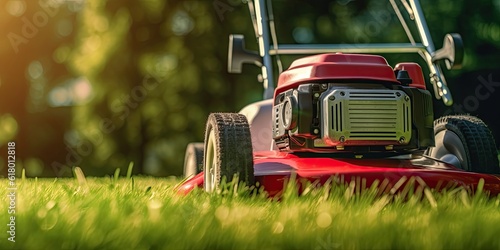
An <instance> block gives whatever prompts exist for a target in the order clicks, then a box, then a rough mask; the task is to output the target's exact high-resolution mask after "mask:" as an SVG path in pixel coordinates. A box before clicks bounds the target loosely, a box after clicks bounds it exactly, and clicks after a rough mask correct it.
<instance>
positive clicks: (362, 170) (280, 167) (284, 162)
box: [178, 151, 500, 196]
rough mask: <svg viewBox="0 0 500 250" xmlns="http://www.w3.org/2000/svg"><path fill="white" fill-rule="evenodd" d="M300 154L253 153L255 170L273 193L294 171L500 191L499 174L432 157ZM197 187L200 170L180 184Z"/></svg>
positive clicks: (394, 185)
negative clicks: (464, 168) (465, 168)
mask: <svg viewBox="0 0 500 250" xmlns="http://www.w3.org/2000/svg"><path fill="white" fill-rule="evenodd" d="M317 156H318V157H299V156H297V155H294V154H289V153H284V152H278V151H263V152H256V153H255V154H254V173H255V177H256V181H258V182H259V183H260V184H261V185H262V186H264V190H265V191H267V192H268V194H269V195H270V196H275V195H278V194H279V193H280V192H281V191H282V190H283V185H284V183H285V181H286V180H287V179H288V178H289V177H290V175H292V174H295V175H296V178H297V179H298V181H299V182H300V180H303V179H305V180H308V181H311V182H314V181H319V183H325V182H326V181H327V180H328V179H330V178H331V177H332V176H336V177H337V178H338V180H340V181H341V182H343V183H346V184H347V183H350V182H351V181H354V182H355V183H357V185H363V187H367V188H369V187H371V186H372V184H374V183H375V182H376V181H378V183H382V182H384V181H385V183H386V186H385V187H384V189H386V190H390V189H392V191H398V190H400V189H402V188H404V187H405V184H406V183H407V182H408V180H410V179H411V178H414V179H417V180H418V182H417V184H418V185H421V186H428V187H429V188H433V189H437V190H441V189H442V188H445V187H449V186H450V185H451V186H463V187H467V188H470V189H471V190H475V189H476V187H477V185H478V183H479V181H480V179H483V180H484V181H485V184H484V190H486V191H488V192H490V194H491V195H498V194H500V177H499V176H495V175H489V174H479V173H471V172H465V171H462V170H459V169H457V168H454V167H453V166H451V165H448V164H446V163H442V162H439V161H436V160H433V159H429V158H425V157H422V158H418V159H394V158H393V159H334V158H328V157H320V156H321V154H317ZM195 187H203V174H202V173H201V174H198V175H197V176H195V177H194V178H192V179H190V180H189V181H187V182H186V183H184V184H183V185H181V186H180V187H179V188H178V192H179V193H180V194H187V193H189V192H190V191H191V190H192V189H194V188H195Z"/></svg>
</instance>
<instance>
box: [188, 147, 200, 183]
mask: <svg viewBox="0 0 500 250" xmlns="http://www.w3.org/2000/svg"><path fill="white" fill-rule="evenodd" d="M202 170H203V142H191V143H189V144H188V145H187V147H186V154H185V156H184V178H187V179H189V178H192V177H193V176H195V175H197V174H199V173H200V172H201V171H202Z"/></svg>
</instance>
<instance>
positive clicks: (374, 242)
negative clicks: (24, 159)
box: [0, 177, 500, 249]
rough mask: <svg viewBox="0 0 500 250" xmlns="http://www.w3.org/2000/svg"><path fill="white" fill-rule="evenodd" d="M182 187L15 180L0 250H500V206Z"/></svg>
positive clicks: (462, 196) (463, 200)
mask: <svg viewBox="0 0 500 250" xmlns="http://www.w3.org/2000/svg"><path fill="white" fill-rule="evenodd" d="M178 181H179V180H177V179H165V178H149V177H133V178H109V177H108V178H86V179H85V178H84V177H80V178H78V179H76V178H75V179H30V178H26V179H17V181H16V185H17V191H16V195H17V199H16V214H15V216H16V219H15V227H16V235H15V236H16V237H15V241H16V242H15V243H12V242H10V241H9V240H8V237H9V234H8V233H7V232H6V231H7V230H9V227H8V226H6V224H7V223H9V215H8V213H7V211H8V206H9V203H8V202H9V201H8V198H6V197H8V196H7V195H8V192H9V191H7V185H5V184H2V187H3V188H2V189H1V191H0V193H1V195H2V197H4V202H2V203H1V204H0V210H1V211H2V213H1V214H2V217H1V218H2V220H1V222H2V224H3V225H4V227H3V228H4V230H3V233H2V235H3V236H2V237H1V239H0V249H94V248H98V249H389V248H391V249H500V198H499V197H494V198H491V199H488V198H486V197H485V196H483V195H476V196H470V195H468V194H467V193H466V192H465V191H463V190H459V189H457V190H455V191H454V192H449V193H444V194H438V193H434V192H430V191H429V190H428V191H426V192H422V195H421V196H419V195H418V194H417V195H414V196H412V197H410V198H408V197H407V198H406V199H405V201H404V199H402V198H399V197H388V196H383V197H375V196H374V195H373V193H371V192H367V193H365V194H362V195H350V192H349V189H348V188H331V189H326V188H323V189H313V190H309V192H307V191H306V194H305V195H303V196H301V197H297V196H296V195H295V194H294V193H293V192H287V193H285V194H284V196H283V198H282V199H281V200H280V201H273V200H270V199H267V198H264V197H261V196H256V195H254V196H250V195H245V194H244V193H245V192H244V191H241V189H240V191H235V190H229V189H227V190H226V192H227V194H224V195H221V194H212V195H211V194H206V193H203V192H195V193H192V194H190V195H188V196H186V197H183V196H179V195H176V194H175V192H174V186H175V184H176V183H177V182H178ZM2 182H3V183H7V180H5V179H4V180H3V181H2ZM329 190H330V191H331V192H327V191H329ZM391 200H392V201H391Z"/></svg>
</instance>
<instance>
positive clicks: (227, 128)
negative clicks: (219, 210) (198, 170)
mask: <svg viewBox="0 0 500 250" xmlns="http://www.w3.org/2000/svg"><path fill="white" fill-rule="evenodd" d="M203 171H204V189H205V191H207V192H213V191H214V190H217V189H218V188H219V187H220V183H221V181H222V178H223V177H225V179H226V181H227V182H230V181H232V179H233V176H234V175H237V176H238V178H239V181H240V182H245V184H246V185H248V186H251V185H253V184H254V183H255V177H254V169H253V152H252V138H251V136H250V126H249V125H248V121H247V118H246V117H245V116H244V115H241V114H236V113H212V114H210V116H209V117H208V121H207V126H206V130H205V145H204V157H203Z"/></svg>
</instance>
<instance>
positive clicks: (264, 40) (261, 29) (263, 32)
mask: <svg viewBox="0 0 500 250" xmlns="http://www.w3.org/2000/svg"><path fill="white" fill-rule="evenodd" d="M255 12H256V16H257V33H258V34H257V35H258V36H257V41H258V43H259V54H260V56H261V57H262V60H263V65H262V80H263V85H264V99H270V98H273V97H274V82H273V79H274V78H273V62H272V60H271V55H270V53H269V49H270V44H271V41H269V37H270V33H269V23H268V19H267V7H266V4H265V0H256V1H255Z"/></svg>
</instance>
